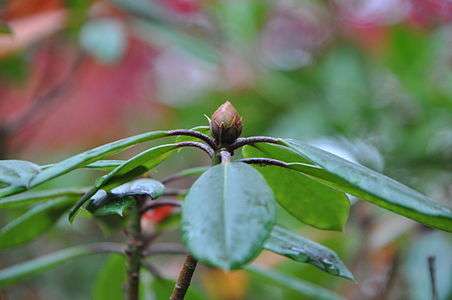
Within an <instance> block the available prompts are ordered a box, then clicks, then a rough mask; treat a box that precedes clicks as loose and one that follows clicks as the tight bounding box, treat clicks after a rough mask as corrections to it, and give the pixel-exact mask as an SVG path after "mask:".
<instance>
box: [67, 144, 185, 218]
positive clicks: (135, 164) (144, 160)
mask: <svg viewBox="0 0 452 300" xmlns="http://www.w3.org/2000/svg"><path fill="white" fill-rule="evenodd" d="M177 148H178V145H177V144H167V145H160V146H156V147H153V148H150V149H148V150H146V151H144V152H141V153H140V154H138V155H136V156H134V157H132V158H131V159H129V160H127V161H126V162H124V163H123V164H121V165H120V166H118V167H117V168H115V169H114V170H113V171H111V172H110V173H108V174H107V175H105V176H103V177H102V178H100V180H98V181H97V182H96V185H95V186H94V188H92V189H91V190H90V191H88V192H87V193H86V194H85V195H84V196H83V197H82V198H81V199H80V201H79V202H77V204H76V205H75V206H74V207H73V208H72V210H71V212H70V213H69V221H71V222H72V220H73V219H74V217H75V215H76V213H77V211H78V210H79V208H80V207H81V206H82V205H83V204H84V203H85V202H86V201H88V200H89V199H91V197H92V196H93V195H95V194H96V192H97V191H98V190H100V189H101V188H104V189H110V188H112V187H115V186H117V185H118V184H121V183H124V182H127V181H129V180H131V179H133V178H136V177H138V176H140V175H142V174H144V173H146V172H148V171H149V170H151V169H152V168H154V167H156V166H157V165H158V164H160V163H161V162H162V161H164V160H165V159H166V158H167V157H168V156H169V155H170V154H171V151H173V150H176V149H177Z"/></svg>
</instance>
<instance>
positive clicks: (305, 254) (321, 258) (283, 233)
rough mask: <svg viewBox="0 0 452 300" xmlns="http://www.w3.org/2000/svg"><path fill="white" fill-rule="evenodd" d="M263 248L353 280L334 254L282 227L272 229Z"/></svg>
mask: <svg viewBox="0 0 452 300" xmlns="http://www.w3.org/2000/svg"><path fill="white" fill-rule="evenodd" d="M264 247H265V249H267V250H270V251H272V252H275V253H277V254H280V255H283V256H287V257H289V258H291V259H293V260H295V261H297V262H304V263H308V264H311V265H313V266H316V267H317V268H319V269H320V270H323V271H325V272H327V273H329V274H332V275H335V276H340V277H343V278H346V279H351V280H354V277H353V274H352V273H351V272H350V271H349V270H348V269H347V267H346V266H345V265H344V263H343V262H342V261H341V260H340V258H339V257H338V256H337V254H336V253H334V252H333V251H332V250H330V249H328V248H327V247H325V246H322V245H320V244H318V243H315V242H313V241H311V240H308V239H306V238H304V237H302V236H300V235H298V234H296V233H294V232H291V231H289V230H288V229H286V228H284V227H281V226H275V227H273V230H272V232H271V234H270V238H269V239H268V240H267V241H266V242H265V244H264Z"/></svg>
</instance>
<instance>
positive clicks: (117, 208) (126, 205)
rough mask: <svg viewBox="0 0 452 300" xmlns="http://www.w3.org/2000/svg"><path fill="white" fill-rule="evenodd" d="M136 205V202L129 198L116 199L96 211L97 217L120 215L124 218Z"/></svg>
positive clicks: (94, 212)
mask: <svg viewBox="0 0 452 300" xmlns="http://www.w3.org/2000/svg"><path fill="white" fill-rule="evenodd" d="M134 205H135V200H134V199H132V198H129V197H126V198H119V199H115V200H114V201H111V202H108V203H107V204H105V205H103V206H101V207H99V208H97V209H95V210H94V211H93V214H94V215H95V216H107V215H118V216H120V217H124V216H125V215H126V213H127V211H128V210H129V209H130V208H131V207H133V206H134Z"/></svg>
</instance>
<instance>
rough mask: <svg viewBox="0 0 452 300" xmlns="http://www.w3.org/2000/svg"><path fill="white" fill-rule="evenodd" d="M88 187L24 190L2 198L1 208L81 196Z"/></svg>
mask: <svg viewBox="0 0 452 300" xmlns="http://www.w3.org/2000/svg"><path fill="white" fill-rule="evenodd" d="M86 191H87V189H86V188H79V189H77V188H73V189H52V190H44V191H37V192H24V193H20V194H18V195H12V196H9V197H4V198H0V208H16V207H23V206H28V205H30V204H34V203H36V202H43V201H49V200H54V199H56V198H61V197H74V198H77V197H80V196H81V195H83V194H84V193H86Z"/></svg>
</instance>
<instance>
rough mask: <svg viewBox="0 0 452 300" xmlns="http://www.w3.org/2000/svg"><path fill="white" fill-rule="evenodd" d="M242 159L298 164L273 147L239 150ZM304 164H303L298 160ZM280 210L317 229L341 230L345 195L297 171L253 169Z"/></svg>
mask: <svg viewBox="0 0 452 300" xmlns="http://www.w3.org/2000/svg"><path fill="white" fill-rule="evenodd" d="M242 153H243V156H244V157H246V158H251V157H271V158H273V159H278V160H281V161H285V162H296V161H300V159H299V158H298V157H299V156H298V155H297V154H295V153H291V152H290V151H287V150H286V149H284V147H282V146H279V145H273V144H256V145H255V146H245V147H243V148H242ZM301 162H305V160H301ZM256 168H257V170H259V172H261V174H262V175H263V176H264V178H265V180H267V183H268V184H269V185H270V187H271V188H272V190H273V192H274V193H275V196H276V199H277V200H278V202H279V204H281V206H282V207H283V208H285V209H286V210H287V211H288V212H289V213H290V214H292V215H293V216H294V217H296V218H297V219H298V220H300V221H302V222H304V223H306V224H309V225H312V226H314V227H317V228H320V229H328V230H342V228H343V226H344V224H345V222H346V221H347V218H348V212H349V208H350V202H349V200H348V199H347V197H346V195H345V194H344V193H342V192H339V191H337V190H335V189H332V188H331V187H329V186H327V185H324V184H322V183H320V182H318V181H316V180H314V179H312V178H310V177H308V176H306V175H304V174H302V173H300V172H298V171H294V170H290V169H285V168H281V167H276V166H256Z"/></svg>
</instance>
